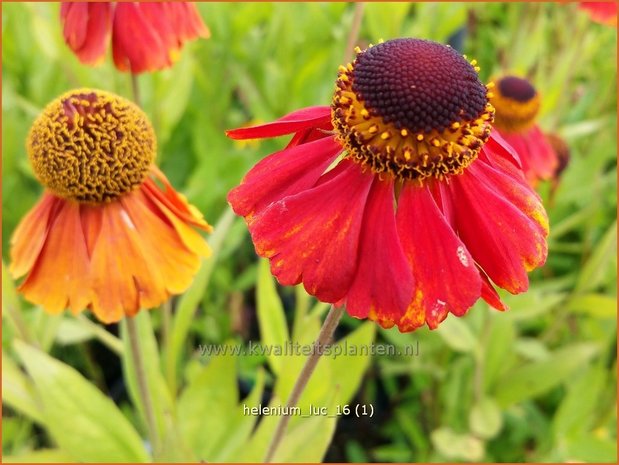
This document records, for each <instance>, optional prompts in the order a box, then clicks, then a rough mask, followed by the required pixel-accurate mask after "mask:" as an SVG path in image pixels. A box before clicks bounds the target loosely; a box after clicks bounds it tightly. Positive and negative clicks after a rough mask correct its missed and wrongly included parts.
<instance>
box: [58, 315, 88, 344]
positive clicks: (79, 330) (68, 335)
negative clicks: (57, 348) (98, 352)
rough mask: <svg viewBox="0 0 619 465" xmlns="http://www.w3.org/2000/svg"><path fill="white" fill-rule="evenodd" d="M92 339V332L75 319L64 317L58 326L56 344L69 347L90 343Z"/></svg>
mask: <svg viewBox="0 0 619 465" xmlns="http://www.w3.org/2000/svg"><path fill="white" fill-rule="evenodd" d="M92 337H93V333H92V331H91V330H90V329H89V328H87V327H86V326H84V325H83V324H82V323H81V322H80V321H79V320H77V319H75V317H63V318H62V319H61V320H60V324H59V326H58V334H57V335H56V342H57V343H59V344H61V345H65V346H68V345H72V344H79V343H80V342H84V341H88V340H89V339H92Z"/></svg>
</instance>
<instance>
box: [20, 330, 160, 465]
mask: <svg viewBox="0 0 619 465" xmlns="http://www.w3.org/2000/svg"><path fill="white" fill-rule="evenodd" d="M14 345H15V350H16V352H17V354H18V355H19V357H20V359H21V360H22V363H23V364H24V366H25V367H26V370H27V371H28V374H29V375H30V376H31V377H32V379H33V380H34V383H35V386H36V393H37V395H38V398H39V399H40V402H41V405H42V412H41V416H42V418H43V420H44V422H45V425H46V427H47V429H48V431H49V433H50V434H51V436H52V438H53V439H54V441H55V442H56V443H57V444H58V446H59V448H60V450H61V451H62V452H64V453H66V454H67V455H69V456H70V457H71V458H72V459H73V460H76V461H80V462H140V463H141V462H148V461H149V460H150V459H149V457H148V455H147V454H146V451H145V449H144V446H143V443H142V439H141V438H140V436H138V434H137V433H136V431H135V430H134V429H133V427H132V426H131V424H130V423H129V422H128V421H127V419H126V418H125V417H124V416H123V415H122V413H120V411H119V410H118V408H117V407H116V405H114V402H112V401H111V400H110V399H108V398H107V397H105V396H104V395H103V394H101V392H100V391H99V390H98V389H97V388H95V387H94V386H93V385H92V384H90V383H89V382H88V381H87V380H85V379H84V378H83V377H82V375H80V374H79V373H78V372H77V371H75V370H74V369H73V368H71V367H69V366H67V365H65V364H64V363H61V362H59V361H58V360H56V359H54V358H52V357H50V356H49V355H47V354H45V353H43V352H41V351H39V350H37V349H35V348H33V347H31V346H29V345H27V344H25V343H23V342H21V341H15V344H14Z"/></svg>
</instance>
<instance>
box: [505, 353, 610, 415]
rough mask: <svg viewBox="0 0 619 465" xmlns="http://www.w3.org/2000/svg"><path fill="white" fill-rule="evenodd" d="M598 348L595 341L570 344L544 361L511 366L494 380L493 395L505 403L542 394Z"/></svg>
mask: <svg viewBox="0 0 619 465" xmlns="http://www.w3.org/2000/svg"><path fill="white" fill-rule="evenodd" d="M597 352H598V347H597V346H596V345H595V344H591V343H579V344H572V345H570V346H567V347H563V348H561V349H559V350H557V351H555V352H553V353H552V354H551V355H550V356H549V357H548V359H546V360H544V361H541V362H534V363H529V364H527V365H524V366H522V367H520V368H516V369H514V370H511V371H510V372H508V373H507V374H506V375H505V376H503V377H502V378H501V379H500V381H499V383H498V384H497V386H496V389H495V399H496V400H497V402H498V403H499V404H500V405H501V406H502V407H507V406H509V405H511V404H515V403H517V402H521V401H523V400H525V399H532V398H534V397H536V396H538V395H540V394H543V393H544V392H546V391H547V390H549V389H551V388H553V387H554V386H556V385H557V384H560V383H562V382H565V381H567V380H568V379H570V378H571V375H572V374H573V373H574V372H575V371H576V370H577V369H579V368H581V367H582V366H583V365H584V364H585V363H587V362H588V361H589V360H590V359H591V358H592V357H593V356H594V355H595V354H596V353H597Z"/></svg>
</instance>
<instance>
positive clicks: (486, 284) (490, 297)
mask: <svg viewBox="0 0 619 465" xmlns="http://www.w3.org/2000/svg"><path fill="white" fill-rule="evenodd" d="M477 269H478V271H479V275H480V276H481V297H482V299H484V300H485V301H486V303H487V304H488V305H490V306H491V307H492V308H495V309H497V310H500V311H502V312H504V311H506V310H509V307H508V306H507V305H506V304H505V303H503V301H502V300H501V296H499V293H498V292H497V291H496V289H495V288H494V286H493V285H492V283H491V282H490V279H488V276H486V273H484V270H482V269H481V268H479V267H477Z"/></svg>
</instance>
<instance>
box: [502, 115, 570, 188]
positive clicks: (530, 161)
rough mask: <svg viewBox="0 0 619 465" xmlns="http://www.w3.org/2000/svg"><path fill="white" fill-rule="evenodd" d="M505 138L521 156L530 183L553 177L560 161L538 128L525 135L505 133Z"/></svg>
mask: <svg viewBox="0 0 619 465" xmlns="http://www.w3.org/2000/svg"><path fill="white" fill-rule="evenodd" d="M503 138H504V139H505V141H506V142H507V143H508V144H509V145H511V146H512V147H513V149H514V150H515V151H516V153H518V154H519V155H520V159H521V161H522V170H523V171H524V174H525V176H526V178H527V179H528V180H529V182H530V183H532V184H534V183H535V182H537V181H538V180H540V179H541V180H546V179H550V178H551V177H552V176H553V174H554V172H555V169H556V168H557V164H558V159H557V156H556V154H555V152H554V150H553V149H552V147H551V146H550V144H549V143H548V141H547V140H546V137H545V136H544V134H543V133H542V132H541V130H540V129H539V127H538V126H533V127H531V128H530V129H528V130H527V131H525V132H523V133H505V134H503Z"/></svg>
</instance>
